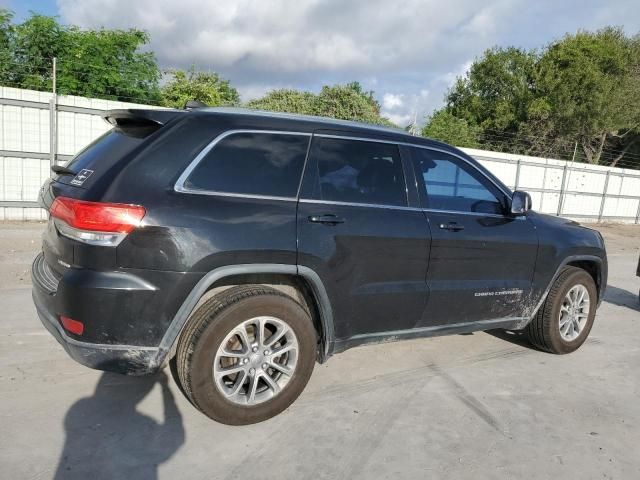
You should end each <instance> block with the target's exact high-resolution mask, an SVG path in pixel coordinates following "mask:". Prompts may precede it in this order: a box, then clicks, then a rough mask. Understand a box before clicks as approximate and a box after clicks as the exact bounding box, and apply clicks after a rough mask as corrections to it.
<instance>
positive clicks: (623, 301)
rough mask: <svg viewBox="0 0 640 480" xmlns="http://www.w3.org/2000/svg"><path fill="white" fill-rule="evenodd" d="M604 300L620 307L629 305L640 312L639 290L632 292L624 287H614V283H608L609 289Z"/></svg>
mask: <svg viewBox="0 0 640 480" xmlns="http://www.w3.org/2000/svg"><path fill="white" fill-rule="evenodd" d="M604 301H605V302H607V303H611V304H613V305H618V306H620V307H627V308H630V309H631V310H635V311H637V312H640V301H639V299H638V292H630V291H628V290H625V289H623V288H618V287H614V286H613V285H607V290H606V291H605V293H604Z"/></svg>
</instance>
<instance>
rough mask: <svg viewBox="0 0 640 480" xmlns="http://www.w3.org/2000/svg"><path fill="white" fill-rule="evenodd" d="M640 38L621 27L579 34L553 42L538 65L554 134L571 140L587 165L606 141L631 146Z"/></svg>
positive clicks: (637, 112) (637, 109) (638, 105)
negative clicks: (577, 147)
mask: <svg viewBox="0 0 640 480" xmlns="http://www.w3.org/2000/svg"><path fill="white" fill-rule="evenodd" d="M639 44H640V37H638V36H636V37H632V38H629V37H626V36H625V34H624V32H623V30H622V29H621V28H605V29H603V30H599V31H597V32H578V33H577V34H575V35H567V36H565V37H564V38H563V39H562V40H559V41H557V42H554V43H552V44H551V45H549V47H548V48H547V49H546V51H545V52H544V54H543V55H542V56H541V58H540V61H539V65H538V78H537V90H538V92H539V93H540V94H541V95H542V97H543V98H544V99H545V100H546V102H547V103H548V104H549V105H550V107H551V112H552V117H553V121H554V124H555V128H556V130H557V133H558V134H559V135H561V136H565V137H570V138H573V139H575V140H576V141H577V142H578V143H579V145H580V147H581V149H582V152H583V154H584V158H585V160H586V161H587V162H589V163H599V162H600V160H601V158H602V153H603V151H604V149H605V147H606V145H607V143H608V142H611V141H613V142H614V143H616V144H620V140H621V139H623V138H624V137H627V138H628V141H623V142H622V143H623V144H626V145H625V146H624V147H623V148H626V149H629V148H630V147H631V146H632V145H634V144H635V143H636V142H638V135H637V134H638V133H639V132H638V125H640V48H639Z"/></svg>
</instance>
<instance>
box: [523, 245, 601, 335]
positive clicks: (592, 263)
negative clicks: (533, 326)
mask: <svg viewBox="0 0 640 480" xmlns="http://www.w3.org/2000/svg"><path fill="white" fill-rule="evenodd" d="M605 262H606V260H603V259H602V258H600V257H598V256H596V255H570V256H567V257H565V258H564V259H563V260H562V261H561V262H560V265H558V267H557V268H556V271H555V273H554V274H553V276H552V277H551V280H550V281H549V284H548V285H547V287H546V289H545V290H544V292H543V294H542V296H541V297H540V299H539V301H538V303H537V304H536V306H535V308H534V309H533V310H531V313H530V315H529V321H531V319H533V318H534V317H535V315H536V314H537V313H538V310H539V309H540V307H541V306H542V304H543V303H544V301H545V300H546V298H547V296H548V295H549V291H550V290H551V287H552V286H553V284H554V283H555V281H556V280H557V278H558V276H559V275H560V273H561V272H562V269H563V268H565V267H566V266H572V267H577V268H581V269H582V270H585V271H586V272H587V273H589V274H590V275H591V277H592V278H593V279H594V282H595V284H596V290H597V291H598V305H600V302H601V301H602V297H603V295H604V290H605V288H606V283H607V271H606V263H605ZM527 323H528V322H527Z"/></svg>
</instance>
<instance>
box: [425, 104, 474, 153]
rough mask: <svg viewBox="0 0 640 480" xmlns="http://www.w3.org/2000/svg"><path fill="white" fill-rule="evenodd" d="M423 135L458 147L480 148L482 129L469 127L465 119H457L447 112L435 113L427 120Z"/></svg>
mask: <svg viewBox="0 0 640 480" xmlns="http://www.w3.org/2000/svg"><path fill="white" fill-rule="evenodd" d="M421 133H422V136H423V137H429V138H433V139H435V140H440V141H442V142H446V143H449V144H451V145H455V146H457V147H470V148H478V147H480V143H479V142H478V138H479V136H480V133H481V129H480V127H478V126H476V125H469V123H468V122H467V121H466V120H465V119H463V118H459V117H456V116H455V115H453V114H452V113H451V112H449V111H447V110H439V111H437V112H434V113H433V115H432V116H431V117H429V118H428V119H427V123H426V124H425V126H424V128H423V129H422V132H421Z"/></svg>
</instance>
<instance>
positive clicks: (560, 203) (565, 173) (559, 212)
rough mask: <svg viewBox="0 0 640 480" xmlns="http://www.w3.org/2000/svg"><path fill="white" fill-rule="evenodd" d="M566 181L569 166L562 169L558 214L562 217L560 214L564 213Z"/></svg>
mask: <svg viewBox="0 0 640 480" xmlns="http://www.w3.org/2000/svg"><path fill="white" fill-rule="evenodd" d="M566 180H567V164H565V165H564V168H563V169H562V183H561V184H560V198H559V199H558V213H557V215H558V216H560V214H561V213H562V206H563V203H564V193H565V181H566Z"/></svg>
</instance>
